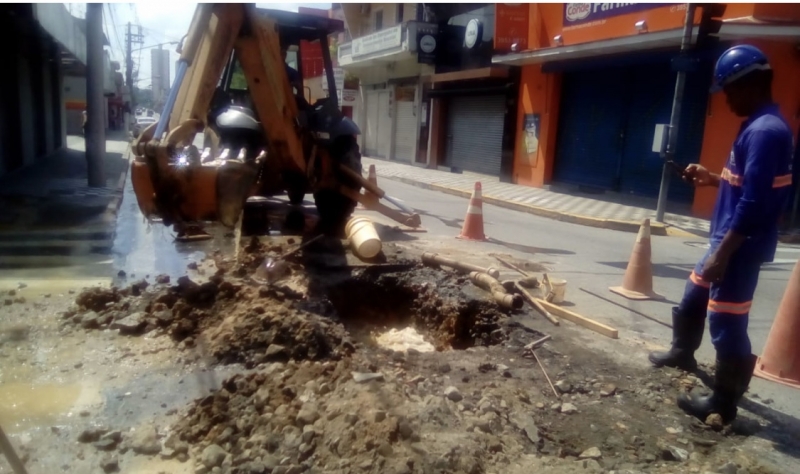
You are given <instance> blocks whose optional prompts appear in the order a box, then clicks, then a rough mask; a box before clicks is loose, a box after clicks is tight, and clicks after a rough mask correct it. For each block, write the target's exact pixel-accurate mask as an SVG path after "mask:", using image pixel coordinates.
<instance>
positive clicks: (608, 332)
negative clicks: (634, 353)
mask: <svg viewBox="0 0 800 474" xmlns="http://www.w3.org/2000/svg"><path fill="white" fill-rule="evenodd" d="M536 301H537V302H538V303H539V304H541V305H542V306H544V307H545V308H547V310H548V311H550V312H551V313H553V314H555V315H556V316H558V317H560V318H563V319H566V320H567V321H571V322H573V323H575V324H577V325H579V326H583V327H585V328H587V329H591V330H592V331H594V332H596V333H599V334H602V335H604V336H606V337H610V338H611V339H619V331H617V330H616V329H614V328H612V327H610V326H606V325H605V324H603V323H598V322H597V321H594V320H592V319H589V318H587V317H585V316H581V315H580V314H578V313H573V312H572V311H568V310H566V309H564V308H562V307H560V306H557V305H554V304H553V303H548V302H547V301H545V300H543V299H540V298H536Z"/></svg>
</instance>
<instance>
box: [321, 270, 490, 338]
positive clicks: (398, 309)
mask: <svg viewBox="0 0 800 474" xmlns="http://www.w3.org/2000/svg"><path fill="white" fill-rule="evenodd" d="M415 273H417V274H418V273H419V270H414V271H412V272H403V273H389V274H383V275H380V276H377V277H375V276H370V275H362V276H361V277H355V278H353V279H350V280H347V281H345V282H342V283H340V284H338V285H336V286H334V287H332V288H331V289H330V291H329V293H328V298H329V300H330V301H331V303H332V305H333V308H334V309H335V311H336V313H337V315H338V316H339V318H340V320H341V322H342V324H343V325H344V326H345V328H346V329H347V331H348V332H349V333H350V335H351V336H352V338H353V339H354V340H356V341H358V342H362V343H364V344H368V345H375V337H376V335H378V334H381V333H385V332H387V331H389V330H391V329H397V330H403V329H404V328H407V327H413V328H414V329H416V331H417V332H418V333H420V334H421V335H422V336H423V337H424V338H425V340H426V341H427V342H429V343H430V344H432V345H433V346H434V347H435V348H436V350H439V351H442V350H448V349H456V350H463V349H467V348H469V347H473V346H489V345H495V344H499V343H501V342H503V341H504V340H505V339H506V335H505V332H504V331H503V329H501V327H500V324H499V321H500V320H501V319H502V318H503V314H502V313H501V312H500V311H498V308H497V306H496V305H495V304H494V303H493V302H489V301H485V300H481V299H476V298H474V297H470V296H469V295H467V294H464V293H463V292H462V291H461V289H460V286H461V285H462V284H463V282H461V283H455V282H454V281H444V280H449V279H450V278H449V277H444V278H443V277H442V275H435V277H438V281H437V279H436V278H425V279H420V278H419V275H415Z"/></svg>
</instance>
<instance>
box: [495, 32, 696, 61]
mask: <svg viewBox="0 0 800 474" xmlns="http://www.w3.org/2000/svg"><path fill="white" fill-rule="evenodd" d="M696 34H697V27H695V28H694V33H693V35H694V36H696ZM682 36H683V29H675V30H667V31H659V32H656V33H643V34H640V35H636V36H625V37H622V38H614V39H610V40H604V41H594V42H591V43H581V44H575V45H569V46H557V47H554V48H542V49H537V50H533V51H523V52H521V53H511V54H503V55H498V56H495V57H493V58H492V64H507V65H510V66H523V65H527V64H542V63H545V62H548V61H563V60H566V59H579V58H586V57H597V56H601V55H611V54H619V53H625V52H631V51H642V50H648V49H658V48H666V47H670V46H680V44H681V37H682Z"/></svg>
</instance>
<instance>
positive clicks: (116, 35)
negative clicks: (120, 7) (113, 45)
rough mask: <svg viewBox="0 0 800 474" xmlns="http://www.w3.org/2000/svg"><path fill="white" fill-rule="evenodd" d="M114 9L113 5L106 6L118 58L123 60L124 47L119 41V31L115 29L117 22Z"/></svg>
mask: <svg viewBox="0 0 800 474" xmlns="http://www.w3.org/2000/svg"><path fill="white" fill-rule="evenodd" d="M114 7H115V4H108V14H109V16H110V17H111V29H113V30H114V39H115V40H116V41H117V48H118V51H119V53H120V57H122V58H123V59H124V58H125V47H124V46H122V40H120V36H119V30H118V29H117V20H116V18H115V17H114Z"/></svg>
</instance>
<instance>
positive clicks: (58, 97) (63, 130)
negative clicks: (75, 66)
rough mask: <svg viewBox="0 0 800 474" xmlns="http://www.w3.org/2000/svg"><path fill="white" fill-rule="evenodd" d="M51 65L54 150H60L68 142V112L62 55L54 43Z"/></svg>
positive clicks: (51, 111)
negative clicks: (65, 102) (65, 99)
mask: <svg viewBox="0 0 800 474" xmlns="http://www.w3.org/2000/svg"><path fill="white" fill-rule="evenodd" d="M51 46H52V48H51V53H50V54H51V56H52V58H53V62H52V64H50V88H51V90H52V107H53V108H52V109H51V110H50V113H51V114H52V115H53V149H54V151H55V150H60V149H61V148H62V147H64V144H65V143H66V142H67V112H66V106H65V104H64V74H63V73H62V71H61V54H60V51H59V48H58V45H57V44H56V43H55V42H53V43H52V45H51Z"/></svg>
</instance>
